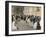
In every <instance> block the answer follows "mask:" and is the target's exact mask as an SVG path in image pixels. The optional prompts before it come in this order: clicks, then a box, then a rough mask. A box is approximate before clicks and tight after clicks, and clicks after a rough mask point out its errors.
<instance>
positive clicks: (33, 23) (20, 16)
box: [11, 6, 41, 31]
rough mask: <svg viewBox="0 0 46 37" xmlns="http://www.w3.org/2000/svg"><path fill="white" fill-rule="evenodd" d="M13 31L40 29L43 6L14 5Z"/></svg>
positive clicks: (12, 10)
mask: <svg viewBox="0 0 46 37" xmlns="http://www.w3.org/2000/svg"><path fill="white" fill-rule="evenodd" d="M11 8H12V9H11V12H12V13H11V14H12V15H11V16H12V25H11V30H12V31H23V30H40V29H41V26H40V21H41V7H38V6H12V7H11Z"/></svg>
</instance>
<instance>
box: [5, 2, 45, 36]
mask: <svg viewBox="0 0 46 37" xmlns="http://www.w3.org/2000/svg"><path fill="white" fill-rule="evenodd" d="M9 3H27V4H42V5H44V32H43V33H26V34H11V35H9ZM34 34H45V3H40V2H22V1H21V2H20V1H5V36H18V35H34Z"/></svg>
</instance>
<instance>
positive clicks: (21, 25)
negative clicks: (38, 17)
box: [16, 20, 33, 31]
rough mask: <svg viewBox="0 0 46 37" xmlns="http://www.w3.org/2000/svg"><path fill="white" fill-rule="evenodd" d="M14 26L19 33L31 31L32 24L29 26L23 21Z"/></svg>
mask: <svg viewBox="0 0 46 37" xmlns="http://www.w3.org/2000/svg"><path fill="white" fill-rule="evenodd" d="M16 26H17V28H18V29H17V30H18V31H21V30H33V27H32V26H33V25H32V23H31V22H30V24H29V23H26V21H23V20H21V21H18V22H17V24H16Z"/></svg>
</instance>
